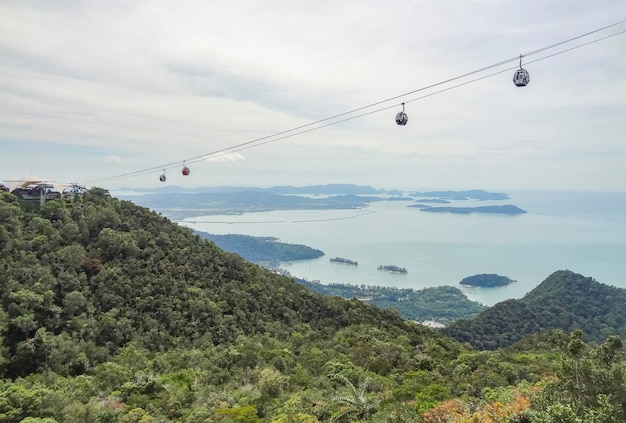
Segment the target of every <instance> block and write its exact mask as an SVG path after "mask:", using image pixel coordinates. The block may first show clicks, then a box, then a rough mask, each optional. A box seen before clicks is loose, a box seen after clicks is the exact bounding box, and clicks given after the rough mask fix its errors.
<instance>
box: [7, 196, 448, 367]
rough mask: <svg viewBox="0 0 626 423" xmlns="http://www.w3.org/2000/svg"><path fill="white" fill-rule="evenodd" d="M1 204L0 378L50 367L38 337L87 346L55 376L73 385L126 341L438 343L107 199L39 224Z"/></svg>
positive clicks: (57, 206)
mask: <svg viewBox="0 0 626 423" xmlns="http://www.w3.org/2000/svg"><path fill="white" fill-rule="evenodd" d="M2 194H3V198H2V201H0V223H1V226H0V254H1V256H0V257H1V262H0V263H1V264H0V269H2V274H1V275H0V287H1V288H2V292H1V294H0V295H1V299H2V308H1V309H0V310H1V311H0V313H2V315H1V317H3V319H0V322H4V325H3V326H2V327H1V328H2V332H1V333H2V335H3V336H4V351H5V353H4V359H3V360H2V361H0V364H2V366H1V367H0V370H2V372H3V373H4V374H6V375H9V376H17V375H23V374H28V373H29V372H32V371H37V370H38V369H40V367H41V366H42V365H44V363H43V360H47V358H48V357H44V356H43V355H42V352H41V351H37V349H34V350H32V349H30V348H27V346H28V345H29V343H31V344H32V343H33V340H34V339H37V337H38V336H43V335H41V334H42V333H45V335H46V336H49V337H56V336H61V337H63V338H67V339H64V340H63V342H65V341H66V340H67V341H69V340H73V341H75V342H76V343H78V345H81V344H84V345H85V350H84V351H81V352H82V353H83V354H82V356H81V357H82V358H81V360H82V361H80V362H71V361H69V362H66V363H58V364H59V365H60V366H62V367H63V369H60V368H59V369H56V368H55V370H56V371H59V372H62V373H69V374H72V373H76V372H80V371H82V369H84V368H86V367H90V366H93V365H95V364H97V363H98V362H100V361H102V360H104V359H106V358H107V357H109V356H110V354H113V353H114V352H115V351H116V350H117V349H118V348H120V347H122V346H124V345H126V344H127V343H128V342H130V341H133V342H136V343H137V344H138V345H140V346H142V347H145V348H147V349H149V350H166V349H169V348H173V347H193V346H201V345H203V344H205V343H207V342H208V343H212V344H215V345H217V344H224V343H232V342H235V340H236V339H237V337H238V335H240V334H243V335H251V334H255V333H270V334H272V335H273V336H275V337H282V336H287V335H288V334H290V333H292V332H297V331H303V332H304V331H306V330H308V329H309V328H310V329H313V330H314V331H319V332H321V333H328V334H330V333H332V332H333V331H335V330H339V329H340V328H343V327H346V326H349V325H351V324H372V325H376V326H379V327H384V328H385V329H386V330H394V329H393V328H394V327H395V328H396V330H401V331H403V332H407V331H408V332H412V333H414V334H416V335H417V334H418V333H421V334H423V335H424V336H427V337H429V338H436V337H437V335H436V334H435V333H433V332H429V331H428V330H426V329H424V328H420V327H419V326H417V325H413V326H412V327H410V328H409V327H408V326H407V325H406V324H405V322H403V321H402V320H401V319H400V318H399V317H398V316H397V315H396V314H394V313H390V312H386V311H382V310H378V309H376V308H374V307H370V306H366V305H364V304H362V303H360V302H358V301H352V302H345V301H342V300H339V299H331V298H326V297H323V296H321V295H319V294H315V293H312V292H311V291H309V290H307V289H305V288H304V287H302V286H300V285H298V284H296V283H294V282H293V281H291V280H289V279H288V278H285V277H283V276H280V275H276V274H273V273H271V272H270V271H268V270H265V269H262V268H260V267H258V266H256V265H253V264H251V263H249V262H246V261H244V260H243V259H241V258H240V257H239V256H237V255H235V254H230V253H226V252H224V251H222V250H220V249H218V248H217V247H216V246H215V244H213V243H211V242H207V241H203V240H201V239H200V238H199V237H198V236H196V235H194V234H193V233H192V231H191V230H190V229H187V228H184V227H181V226H178V225H176V224H174V223H172V222H170V221H169V220H168V219H167V218H164V217H161V216H159V215H156V214H155V213H153V212H150V211H149V210H148V209H145V208H141V207H138V206H136V205H134V204H132V203H131V202H129V201H120V200H117V199H115V198H111V197H110V196H109V195H108V193H107V192H106V191H104V190H100V189H94V190H91V191H90V192H88V193H87V194H86V195H85V197H84V198H83V199H82V201H80V202H76V203H73V204H71V205H65V204H63V203H61V202H56V201H52V202H48V203H47V204H46V206H45V207H44V209H43V210H42V211H41V212H39V213H29V212H26V211H24V210H22V209H21V208H20V206H19V204H18V202H17V200H16V199H15V197H13V196H11V195H9V194H4V193H2ZM408 332H407V333H408ZM38 334H39V335H38ZM60 342H61V341H60ZM75 345H76V344H75ZM74 359H77V358H76V357H74ZM47 364H48V365H50V362H49V361H48V363H47Z"/></svg>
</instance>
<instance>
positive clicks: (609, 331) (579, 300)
mask: <svg viewBox="0 0 626 423" xmlns="http://www.w3.org/2000/svg"><path fill="white" fill-rule="evenodd" d="M548 329H561V330H564V331H568V332H569V331H574V330H576V329H582V330H583V333H584V336H585V339H586V340H587V341H590V342H596V343H597V342H601V341H603V340H605V339H606V338H607V337H608V336H609V335H620V336H621V337H624V336H626V289H621V288H616V287H613V286H608V285H604V284H601V283H599V282H597V281H595V280H594V279H593V278H589V277H584V276H582V275H580V274H576V273H574V272H571V271H567V270H564V271H558V272H555V273H553V274H552V275H550V276H549V277H548V278H547V279H546V280H544V281H543V282H542V283H541V284H540V285H539V286H537V287H536V288H535V289H533V290H532V291H530V292H529V293H528V294H527V295H526V296H524V298H522V299H519V300H508V301H504V302H502V303H499V304H496V305H495V306H493V307H491V308H489V309H488V310H486V311H484V312H482V313H481V314H480V315H479V316H477V317H476V318H474V319H472V320H462V321H457V322H455V323H453V324H452V325H450V326H449V327H447V328H445V329H443V330H442V332H443V333H444V334H446V335H449V336H452V337H453V338H455V339H456V340H458V341H460V342H469V343H470V344H472V345H473V346H474V347H476V348H478V349H497V348H501V347H505V346H509V345H511V344H512V343H514V342H516V341H518V340H520V339H522V338H523V337H524V336H526V335H530V334H533V333H537V332H540V331H543V330H548Z"/></svg>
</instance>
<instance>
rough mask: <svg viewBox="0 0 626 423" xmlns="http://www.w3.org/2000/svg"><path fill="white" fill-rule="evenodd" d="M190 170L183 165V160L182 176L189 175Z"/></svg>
mask: <svg viewBox="0 0 626 423" xmlns="http://www.w3.org/2000/svg"><path fill="white" fill-rule="evenodd" d="M189 173H190V170H189V168H188V167H187V166H185V162H183V176H187V175H189Z"/></svg>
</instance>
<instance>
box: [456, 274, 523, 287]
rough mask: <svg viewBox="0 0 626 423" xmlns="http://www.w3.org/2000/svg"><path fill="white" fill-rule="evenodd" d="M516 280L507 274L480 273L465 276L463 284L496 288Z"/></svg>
mask: <svg viewBox="0 0 626 423" xmlns="http://www.w3.org/2000/svg"><path fill="white" fill-rule="evenodd" d="M513 282H515V281H514V280H513V279H510V278H507V277H506V276H500V275H496V274H495V273H482V274H479V275H474V276H468V277H466V278H463V280H462V281H461V282H459V283H460V284H461V285H465V286H476V287H481V288H494V287H497V286H505V285H509V284H512V283H513Z"/></svg>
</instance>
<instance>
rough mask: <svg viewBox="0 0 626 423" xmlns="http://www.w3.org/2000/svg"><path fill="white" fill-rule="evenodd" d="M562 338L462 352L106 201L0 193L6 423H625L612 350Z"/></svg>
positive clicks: (0, 330)
mask: <svg viewBox="0 0 626 423" xmlns="http://www.w3.org/2000/svg"><path fill="white" fill-rule="evenodd" d="M566 338H567V337H566V335H564V334H561V335H555V336H554V337H553V338H550V340H545V339H542V340H529V341H528V344H526V345H522V344H518V347H517V348H512V349H509V350H498V351H483V352H478V351H474V350H473V349H472V348H471V347H469V345H462V344H459V343H457V342H455V341H454V340H452V339H450V338H445V337H443V336H442V335H441V334H439V333H438V332H435V331H433V330H431V329H428V328H425V327H422V326H420V325H417V324H414V323H411V322H407V321H404V320H402V319H400V318H399V317H398V315H397V314H396V313H394V312H392V311H384V310H380V309H377V308H374V307H372V306H369V305H366V304H363V303H362V302H361V301H358V300H355V299H353V300H344V299H341V298H327V297H323V296H321V295H319V294H316V293H313V292H311V291H309V290H307V289H306V288H305V287H303V286H301V285H299V284H296V283H295V282H294V281H292V280H291V279H289V278H286V277H283V276H280V275H276V274H273V273H272V272H270V271H268V270H265V269H262V268H260V267H258V266H256V265H253V264H251V263H248V262H246V261H244V260H243V259H241V258H240V257H239V256H236V255H234V254H229V253H225V252H223V251H221V250H220V249H219V248H217V247H216V246H215V244H213V243H211V242H208V241H206V240H202V239H200V238H199V237H198V236H196V235H194V234H193V233H192V232H191V231H190V230H188V229H185V228H182V227H179V226H177V225H175V224H173V223H172V222H170V221H169V220H168V219H166V218H164V217H162V216H160V215H157V214H155V213H153V212H150V211H149V210H147V209H145V208H141V207H137V206H135V205H134V204H132V203H131V202H128V201H119V200H117V199H115V198H111V197H110V196H109V194H108V192H107V191H105V190H102V189H92V190H90V191H88V192H87V193H86V194H85V195H84V196H83V197H82V198H81V199H80V200H78V201H75V202H73V203H65V202H62V201H49V202H48V203H47V204H46V205H45V207H43V209H41V210H39V209H38V207H36V205H31V204H25V203H20V202H18V200H17V199H16V198H15V197H13V196H12V195H10V194H5V193H0V377H1V378H2V379H1V380H0V421H2V422H7V423H14V422H15V423H18V422H23V423H55V422H56V423H61V422H68V423H74V422H76V423H78V422H81V423H82V422H97V423H100V422H102V423H105V422H114V423H130V422H143V423H147V422H186V423H187V422H188V423H200V422H224V423H230V422H263V423H266V422H267V423H288V422H302V423H305V422H307V423H314V422H329V421H359V422H377V423H382V422H407V423H408V422H420V421H424V422H430V421H432V422H435V421H441V418H446V419H449V418H455V419H456V420H453V421H458V422H465V421H467V422H470V421H488V420H485V419H482V420H480V419H479V420H476V419H477V418H478V417H477V416H479V414H477V413H482V414H480V416H483V417H484V416H490V417H489V418H491V419H492V420H491V421H505V420H503V419H510V418H517V417H519V418H520V419H521V418H524V419H530V420H524V421H533V422H534V421H537V422H541V421H564V422H570V421H571V422H577V421H594V422H607V423H608V422H623V421H624V412H623V409H622V410H621V411H620V409H619V408H618V407H616V406H615V404H616V401H621V402H622V403H623V402H624V399H625V398H626V396H625V395H624V386H625V380H624V352H623V346H622V344H621V340H620V338H617V337H612V338H608V339H607V340H606V342H605V343H604V344H602V345H600V346H597V347H591V346H588V345H586V344H584V343H583V341H582V335H578V334H574V336H573V338H572V339H571V340H569V341H567V339H566ZM566 341H567V342H566ZM550 342H551V345H553V346H554V348H547V349H543V348H537V349H534V347H535V346H539V345H544V344H546V343H550ZM555 374H556V375H557V378H554V375H555ZM546 377H549V378H548V379H546ZM600 381H603V382H602V383H600ZM604 382H606V383H604ZM581 384H584V385H581ZM581 386H585V389H584V390H581ZM576 392H578V394H577V393H576ZM547 404H552V406H548V405H547ZM568 404H571V405H570V406H568ZM555 407H557V408H555ZM558 407H560V408H558ZM564 407H569V408H567V409H565V408H564ZM568 413H569V414H568ZM561 415H567V416H570V417H571V419H570V420H563V419H561V420H556V417H553V416H561ZM516 416H517V417H516ZM545 416H549V417H550V418H552V420H545V419H544V420H542V419H543V418H544V417H545ZM602 416H612V417H611V418H612V419H613V420H610V419H608V417H607V418H604V417H602ZM496 417H498V418H500V420H496ZM568 418H569V417H568ZM437 419H440V420H437ZM472 419H473V420H472ZM575 419H579V420H575ZM580 419H587V420H580ZM594 419H595V420H594ZM520 421H522V420H520Z"/></svg>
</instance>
